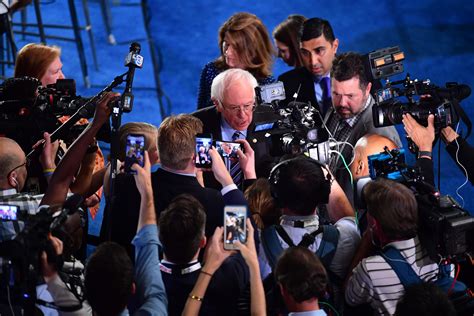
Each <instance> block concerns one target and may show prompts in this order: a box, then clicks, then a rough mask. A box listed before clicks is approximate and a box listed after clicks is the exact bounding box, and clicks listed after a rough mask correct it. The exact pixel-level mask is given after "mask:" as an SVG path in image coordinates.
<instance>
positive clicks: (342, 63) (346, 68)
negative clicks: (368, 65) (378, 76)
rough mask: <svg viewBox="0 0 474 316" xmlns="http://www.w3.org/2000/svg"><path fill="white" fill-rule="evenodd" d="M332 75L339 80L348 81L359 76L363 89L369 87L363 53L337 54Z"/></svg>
mask: <svg viewBox="0 0 474 316" xmlns="http://www.w3.org/2000/svg"><path fill="white" fill-rule="evenodd" d="M331 77H332V78H334V79H336V80H337V81H339V82H341V81H346V80H350V79H352V78H354V77H357V78H359V87H360V89H361V90H362V91H364V90H365V88H367V85H368V84H369V79H368V78H367V75H366V72H365V68H364V59H363V57H362V55H360V54H357V53H354V52H348V53H343V54H340V55H337V56H336V58H334V61H333V62H332V69H331Z"/></svg>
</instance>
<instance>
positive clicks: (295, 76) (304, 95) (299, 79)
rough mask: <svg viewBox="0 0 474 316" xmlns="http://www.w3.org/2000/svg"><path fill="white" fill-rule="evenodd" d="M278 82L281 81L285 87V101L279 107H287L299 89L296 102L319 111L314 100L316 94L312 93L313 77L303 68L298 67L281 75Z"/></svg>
mask: <svg viewBox="0 0 474 316" xmlns="http://www.w3.org/2000/svg"><path fill="white" fill-rule="evenodd" d="M278 81H282V82H283V85H284V86H285V94H286V99H285V100H283V101H281V103H280V104H281V105H285V106H287V105H288V103H290V102H291V101H293V100H294V97H293V95H294V94H295V92H297V91H298V88H299V87H300V85H301V88H300V89H299V93H298V98H297V99H296V101H298V102H304V103H308V102H311V105H312V106H314V107H316V108H317V109H319V106H318V101H317V100H316V93H315V91H314V79H313V75H312V74H311V73H310V72H309V71H308V70H307V69H306V68H305V67H300V68H296V69H293V70H290V71H287V72H285V73H283V74H281V75H280V76H279V77H278Z"/></svg>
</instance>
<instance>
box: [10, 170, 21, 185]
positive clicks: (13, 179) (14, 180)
mask: <svg viewBox="0 0 474 316" xmlns="http://www.w3.org/2000/svg"><path fill="white" fill-rule="evenodd" d="M17 179H18V174H17V173H16V171H13V172H11V173H10V175H9V176H8V184H9V185H10V186H11V187H12V188H17V187H18V185H19V184H18V180H17Z"/></svg>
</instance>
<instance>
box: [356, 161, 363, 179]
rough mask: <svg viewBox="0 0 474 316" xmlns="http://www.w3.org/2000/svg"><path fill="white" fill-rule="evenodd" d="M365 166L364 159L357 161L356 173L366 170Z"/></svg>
mask: <svg viewBox="0 0 474 316" xmlns="http://www.w3.org/2000/svg"><path fill="white" fill-rule="evenodd" d="M364 168H365V162H364V160H362V159H361V160H359V162H358V163H357V167H356V170H355V174H356V175H359V174H361V173H362V171H363V170H364Z"/></svg>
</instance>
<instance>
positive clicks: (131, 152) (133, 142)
mask: <svg viewBox="0 0 474 316" xmlns="http://www.w3.org/2000/svg"><path fill="white" fill-rule="evenodd" d="M144 159H145V136H144V135H141V134H128V135H127V146H126V147H125V172H126V173H131V174H135V173H136V172H135V171H133V170H132V169H131V167H132V165H133V164H134V163H137V164H139V165H140V166H142V167H143V165H144V164H145V161H144Z"/></svg>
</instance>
